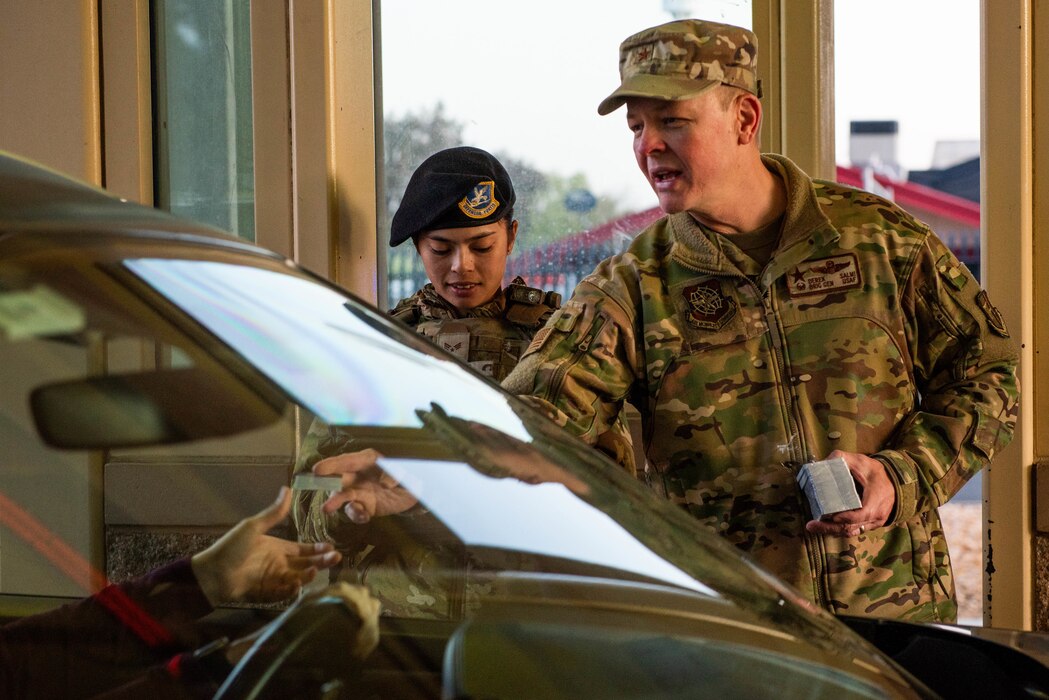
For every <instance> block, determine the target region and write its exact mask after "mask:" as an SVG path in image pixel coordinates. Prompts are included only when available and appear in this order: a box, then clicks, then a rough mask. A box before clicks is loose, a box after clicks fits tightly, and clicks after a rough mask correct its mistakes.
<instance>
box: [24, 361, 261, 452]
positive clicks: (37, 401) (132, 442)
mask: <svg viewBox="0 0 1049 700" xmlns="http://www.w3.org/2000/svg"><path fill="white" fill-rule="evenodd" d="M223 379H224V378H221V377H216V376H215V375H214V374H213V373H209V372H205V371H204V370H201V369H199V368H196V367H191V368H180V369H162V370H156V371H150V372H139V373H134V374H120V375H111V376H105V377H88V378H86V379H78V380H74V381H66V382H58V383H55V384H48V385H45V386H41V387H38V388H36V389H34V390H33V392H32V394H31V395H30V397H29V402H30V407H31V409H32V412H33V419H34V421H35V422H36V428H37V431H38V432H39V433H40V437H41V438H42V439H43V440H44V442H46V443H47V444H48V445H51V446H52V447H59V448H65V449H101V448H117V447H141V446H147V445H164V444H171V443H177V442H187V441H190V440H199V439H203V438H213V437H222V436H226V435H234V434H236V433H240V432H244V431H248V430H253V429H256V428H261V427H264V426H266V425H269V424H270V423H272V422H274V421H276V420H277V419H278V418H279V417H280V414H279V413H278V412H277V410H276V409H275V408H274V407H272V406H271V405H270V404H269V403H267V402H266V401H264V400H263V399H262V398H260V397H259V396H258V395H257V394H255V393H254V392H252V391H251V390H249V389H248V388H247V387H245V386H244V385H242V384H239V383H236V382H232V381H228V380H226V381H224V380H223Z"/></svg>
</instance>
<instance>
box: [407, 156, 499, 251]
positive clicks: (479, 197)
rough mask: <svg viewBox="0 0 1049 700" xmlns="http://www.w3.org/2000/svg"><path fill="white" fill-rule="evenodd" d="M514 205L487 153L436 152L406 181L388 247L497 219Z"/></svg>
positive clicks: (492, 160)
mask: <svg viewBox="0 0 1049 700" xmlns="http://www.w3.org/2000/svg"><path fill="white" fill-rule="evenodd" d="M514 201H516V195H515V194H514V186H513V183H511V182H510V176H509V175H508V174H507V172H506V168H504V167H503V165H502V163H500V162H499V161H498V160H496V159H495V156H493V155H492V154H491V153H488V152H487V151H482V150H481V149H480V148H473V147H472V146H459V147H456V148H448V149H445V150H443V151H438V152H437V153H434V154H433V155H432V156H430V157H429V158H427V159H426V160H424V161H423V162H422V164H421V165H420V166H419V167H418V168H416V170H415V172H414V173H412V177H411V179H410V180H408V187H406V188H405V190H404V197H402V198H401V206H399V207H398V208H397V213H396V214H394V215H393V223H391V224H390V245H391V246H397V245H400V244H401V243H404V242H405V241H406V240H408V239H409V238H411V237H412V236H414V235H415V234H417V233H421V232H423V231H435V230H437V229H444V228H467V227H470V226H482V225H484V224H490V223H492V222H493V221H499V220H500V219H502V218H503V217H504V216H506V212H507V210H508V209H510V208H511V207H512V206H513V205H514Z"/></svg>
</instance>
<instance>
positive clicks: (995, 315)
mask: <svg viewBox="0 0 1049 700" xmlns="http://www.w3.org/2000/svg"><path fill="white" fill-rule="evenodd" d="M976 305H977V306H979V307H980V311H983V315H984V316H986V317H987V325H988V326H990V327H991V330H993V331H994V332H995V333H997V334H998V335H1000V336H1002V337H1003V338H1008V337H1009V329H1008V328H1006V327H1005V318H1004V317H1003V316H1002V312H1001V311H999V310H998V307H997V306H995V305H994V304H992V303H991V298H990V297H989V296H987V291H986V290H984V289H981V290H980V293H979V294H977V295H976Z"/></svg>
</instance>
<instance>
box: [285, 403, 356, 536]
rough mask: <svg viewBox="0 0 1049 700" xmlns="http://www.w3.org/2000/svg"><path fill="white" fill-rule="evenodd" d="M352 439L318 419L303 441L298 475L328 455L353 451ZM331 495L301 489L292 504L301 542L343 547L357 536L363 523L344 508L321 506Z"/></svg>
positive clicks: (296, 469) (293, 516)
mask: <svg viewBox="0 0 1049 700" xmlns="http://www.w3.org/2000/svg"><path fill="white" fill-rule="evenodd" d="M351 443H352V438H350V437H349V436H347V435H345V434H343V433H342V432H341V431H339V429H338V428H335V427H332V426H329V425H328V424H327V423H325V422H323V421H321V420H314V421H313V423H312V424H311V425H310V429H309V432H308V433H306V438H305V439H304V440H303V441H302V447H301V449H300V450H299V457H298V459H297V460H296V461H295V469H294V474H300V473H307V474H308V473H310V472H311V470H312V469H313V465H315V464H316V463H317V462H319V461H320V460H322V459H324V458H325V457H331V456H333V455H337V454H342V453H344V452H350V451H352V450H353V449H354V448H353V447H351ZM327 498H328V492H326V491H300V492H298V493H296V494H295V499H294V501H293V504H292V519H293V520H294V521H295V530H296V532H297V533H298V538H299V541H300V542H331V543H333V544H335V545H336V546H337V547H339V549H344V546H345V545H346V544H347V543H348V542H349V541H351V540H355V539H357V538H356V537H355V535H356V530H360V529H361V528H360V526H357V525H354V524H353V523H351V522H350V521H349V518H347V517H346V516H345V515H343V513H342V512H341V511H336V512H334V513H324V512H323V511H322V510H321V506H322V505H324V501H326V500H327Z"/></svg>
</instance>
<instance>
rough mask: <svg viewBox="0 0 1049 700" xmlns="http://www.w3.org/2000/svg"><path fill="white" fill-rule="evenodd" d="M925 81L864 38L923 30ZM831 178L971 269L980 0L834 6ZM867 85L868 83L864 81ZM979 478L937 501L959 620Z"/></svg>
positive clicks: (976, 597)
mask: <svg viewBox="0 0 1049 700" xmlns="http://www.w3.org/2000/svg"><path fill="white" fill-rule="evenodd" d="M944 17H950V18H951V21H950V31H942V32H937V33H936V36H935V40H934V43H935V46H936V62H937V64H938V65H942V66H949V67H950V68H949V69H948V70H943V71H937V72H936V75H935V78H930V75H929V74H927V73H925V74H923V73H921V72H919V71H915V70H914V64H913V54H911V53H908V52H901V51H883V50H880V47H879V46H878V45H877V44H876V43H875V42H873V41H872V40H871V37H878V36H891V37H892V41H893V43H894V44H895V45H898V46H922V45H926V44H927V42H928V40H929V30H930V27H940V26H943V18H944ZM834 51H835V59H834V91H835V123H836V131H837V133H836V150H837V161H838V180H840V181H841V182H844V183H846V184H850V185H855V186H859V187H863V188H864V189H867V190H870V191H874V192H877V193H878V194H881V195H882V196H886V197H888V198H890V199H893V200H894V201H895V202H896V203H897V204H899V205H900V206H902V207H903V208H904V209H906V210H907V211H909V212H911V213H912V214H914V215H915V216H916V217H918V218H919V219H921V220H922V221H924V222H925V223H927V224H928V225H929V226H931V227H932V229H933V230H934V231H935V232H936V233H937V235H939V237H940V238H941V239H943V241H944V243H946V244H947V246H948V247H949V248H951V250H952V251H953V252H954V254H955V255H957V256H958V258H959V259H960V260H961V261H962V262H964V263H965V264H966V265H968V266H969V268H970V269H971V270H972V272H973V274H974V275H976V276H977V278H979V276H980V2H979V0H927V1H926V2H920V3H915V2H908V1H907V0H877V2H875V1H873V0H868V1H866V2H859V1H857V0H849V1H848V2H837V3H835V5H834ZM872 86H878V89H871V87H872ZM981 481H982V480H981V478H979V477H977V478H974V479H971V480H970V481H969V483H968V484H966V486H965V487H964V488H963V489H962V490H961V491H960V492H959V493H958V494H957V495H956V496H955V497H954V498H953V499H952V500H951V502H950V503H948V504H947V505H946V506H944V507H942V508H941V509H940V514H941V516H942V519H943V521H944V531H945V532H946V535H947V541H948V543H949V545H950V551H951V557H952V561H953V565H954V575H955V586H956V588H957V591H958V605H959V611H958V615H959V621H960V622H962V623H966V624H980V621H981V616H982V613H981V599H982V579H981V570H982V568H983V567H982V566H981V559H982V551H981V547H982V545H981V540H980V522H981V520H982V514H981V502H980V499H981V491H980V489H981Z"/></svg>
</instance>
